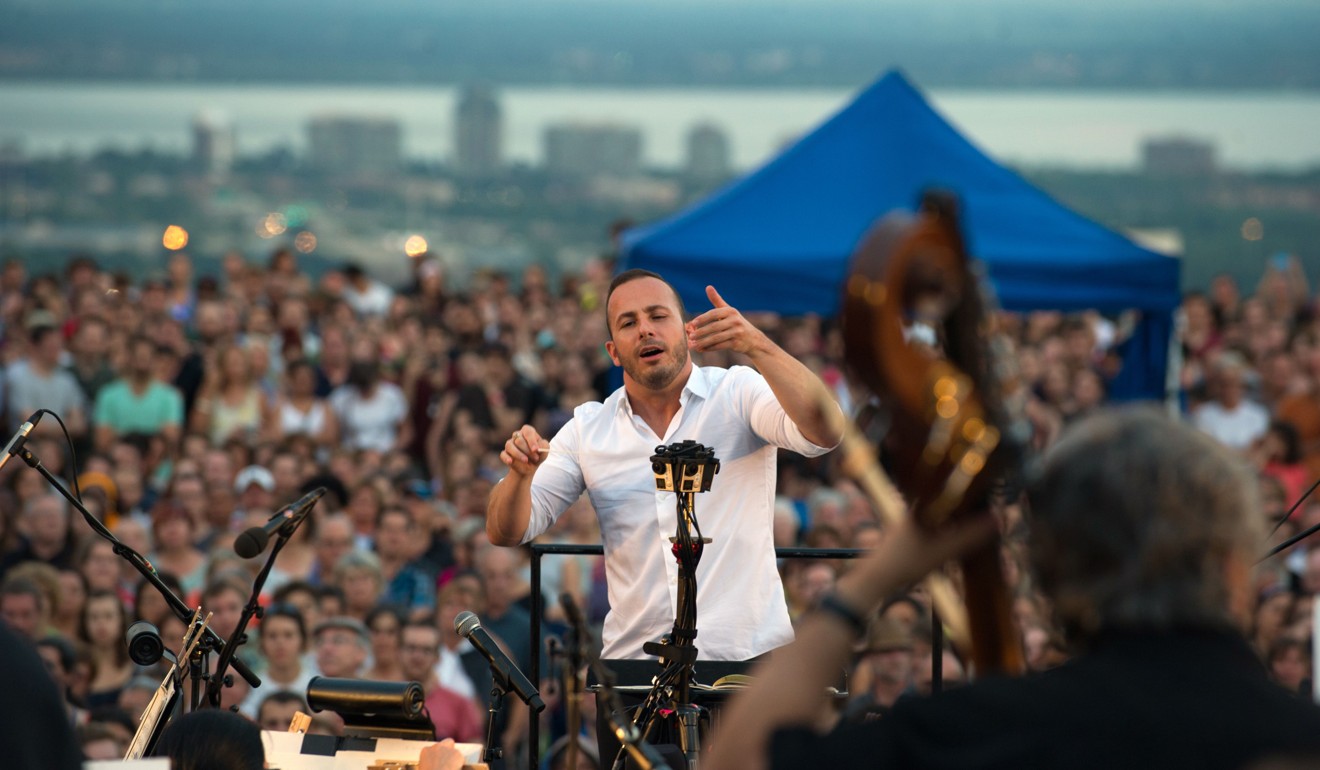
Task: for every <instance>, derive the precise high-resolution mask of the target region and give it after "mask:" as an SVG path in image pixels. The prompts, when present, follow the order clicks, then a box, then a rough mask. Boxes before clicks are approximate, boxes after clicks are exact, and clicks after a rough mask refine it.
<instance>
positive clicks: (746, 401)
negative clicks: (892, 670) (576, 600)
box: [523, 366, 829, 660]
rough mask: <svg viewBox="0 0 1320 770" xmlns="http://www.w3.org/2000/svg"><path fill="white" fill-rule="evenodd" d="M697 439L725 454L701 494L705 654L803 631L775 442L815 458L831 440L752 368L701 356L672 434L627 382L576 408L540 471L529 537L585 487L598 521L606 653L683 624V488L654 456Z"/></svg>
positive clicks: (754, 647) (701, 648) (738, 652)
mask: <svg viewBox="0 0 1320 770" xmlns="http://www.w3.org/2000/svg"><path fill="white" fill-rule="evenodd" d="M687 439H691V440H693V441H696V442H697V443H699V444H704V445H705V446H707V447H709V448H712V449H714V451H715V458H716V459H718V460H719V461H720V470H719V474H718V475H716V476H715V478H714V482H713V483H712V485H711V491H710V492H705V493H699V494H697V495H696V496H695V509H696V518H697V522H698V523H699V524H700V525H701V531H702V534H703V535H704V536H705V537H708V538H711V539H712V542H710V543H708V544H707V545H706V548H705V551H704V553H703V554H702V557H701V562H700V563H699V564H698V566H697V631H698V633H697V639H696V646H697V650H698V655H699V657H700V658H701V659H703V660H745V659H747V658H751V657H754V656H756V655H760V654H761V653H763V652H766V651H767V650H771V649H774V648H775V647H779V646H782V645H784V644H787V643H788V642H791V641H792V640H793V626H792V624H791V623H790V621H789V618H788V607H787V605H786V604H785V602H784V588H783V584H782V583H781V582H780V578H779V572H778V570H777V569H776V566H775V555H774V539H773V536H772V520H773V515H774V497H775V474H776V463H775V455H776V448H777V447H783V448H785V449H790V450H792V451H794V452H798V453H800V454H803V455H807V456H815V455H820V454H824V453H825V452H827V451H829V450H828V449H827V448H824V447H819V446H816V445H815V444H813V443H811V442H810V441H808V440H807V439H806V438H805V437H803V435H802V432H801V431H800V430H798V427H797V426H796V425H795V424H793V421H792V420H790V419H789V417H788V415H787V414H785V413H784V409H783V407H781V406H780V405H779V402H778V401H777V400H776V399H775V396H774V393H773V392H772V391H771V390H770V386H769V384H767V383H766V381H765V378H764V377H762V376H761V375H760V373H758V372H757V371H755V370H754V369H750V368H748V367H745V366H735V367H732V368H730V369H720V368H714V367H696V366H694V367H693V368H692V374H691V376H690V377H689V378H688V382H687V385H686V386H685V387H684V388H683V393H682V395H681V396H680V398H679V409H678V413H677V414H676V415H675V416H674V418H673V420H672V421H671V423H670V425H669V427H668V430H667V431H666V433H665V435H663V436H657V435H656V434H655V432H654V431H653V430H651V428H650V427H649V426H648V425H647V424H646V422H645V421H644V420H642V418H641V417H639V416H637V415H635V414H634V413H633V411H632V407H631V405H630V403H629V401H628V397H627V396H626V395H625V393H624V389H623V388H619V389H618V390H616V391H615V392H614V394H613V395H611V396H610V397H609V398H607V399H605V401H604V403H600V402H592V403H589V404H583V405H582V406H579V407H578V408H577V409H576V410H575V411H574V413H573V419H572V420H570V421H569V422H568V424H567V425H565V426H564V427H563V428H562V429H561V430H560V431H559V432H558V433H557V434H555V437H554V439H553V440H552V441H551V442H550V454H549V456H548V457H546V459H545V460H544V461H543V462H542V463H541V465H540V467H538V468H537V470H536V475H535V476H534V477H533V478H532V514H531V521H530V522H529V524H528V528H527V532H526V533H525V534H524V535H523V542H527V541H529V540H531V539H532V538H534V537H536V536H537V535H539V534H541V533H542V532H544V531H545V530H546V529H547V528H548V527H549V526H550V525H551V524H552V523H554V521H555V519H557V518H558V517H559V515H560V514H561V513H563V512H564V510H565V509H566V508H568V506H569V505H571V504H572V503H573V502H574V501H575V500H577V499H578V497H579V496H580V495H581V494H582V491H583V490H584V489H585V490H586V491H587V493H588V494H589V495H590V497H591V503H592V505H593V506H594V507H595V509H596V515H597V517H598V518H599V519H600V529H601V537H602V539H603V540H604V544H605V571H606V577H607V578H608V584H609V599H610V612H609V615H607V616H606V618H605V628H604V631H603V633H602V637H603V639H602V641H603V643H604V651H603V657H606V658H643V657H646V655H645V653H643V652H642V644H643V643H644V642H649V641H655V640H657V639H659V638H660V637H661V636H662V635H663V634H665V633H668V632H669V631H671V630H672V629H673V625H674V613H675V611H676V610H677V606H678V564H677V562H676V561H675V559H674V556H673V553H672V552H671V551H670V542H669V538H671V537H673V536H674V534H675V533H676V531H677V527H678V524H677V510H676V496H675V494H674V493H672V492H659V491H657V490H656V488H655V474H654V473H653V472H652V470H651V462H650V457H651V455H653V454H655V449H656V447H657V446H660V445H668V444H673V443H675V442H680V441H684V440H687Z"/></svg>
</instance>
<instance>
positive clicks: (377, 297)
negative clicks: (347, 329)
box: [344, 278, 394, 318]
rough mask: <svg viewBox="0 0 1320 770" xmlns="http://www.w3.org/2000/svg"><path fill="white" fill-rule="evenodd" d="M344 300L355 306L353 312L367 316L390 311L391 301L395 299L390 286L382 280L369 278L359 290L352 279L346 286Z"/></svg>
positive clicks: (352, 306)
mask: <svg viewBox="0 0 1320 770" xmlns="http://www.w3.org/2000/svg"><path fill="white" fill-rule="evenodd" d="M344 301H345V302H347V303H348V306H349V307H351V308H353V312H354V313H357V314H358V315H359V316H361V317H363V318H366V317H369V316H383V315H385V314H386V313H388V312H389V311H390V303H391V302H393V301H394V292H392V291H390V287H388V286H386V285H385V284H383V283H381V282H380V281H376V280H372V279H370V278H368V279H367V285H366V286H365V287H364V288H363V289H362V290H361V291H359V290H358V288H357V287H356V286H354V285H353V283H352V281H350V282H349V283H348V285H346V286H345V287H344Z"/></svg>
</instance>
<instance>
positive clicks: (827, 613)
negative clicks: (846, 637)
mask: <svg viewBox="0 0 1320 770" xmlns="http://www.w3.org/2000/svg"><path fill="white" fill-rule="evenodd" d="M814 611H815V614H817V615H821V616H823V617H828V618H832V619H833V620H835V621H836V622H839V623H842V624H843V625H845V626H847V627H848V629H849V630H850V631H852V633H853V636H855V637H857V638H859V639H860V638H861V637H863V636H865V635H866V627H867V625H868V621H867V617H866V616H867V613H866V612H864V611H859V610H858V609H857V608H856V607H854V606H853V605H852V604H851V603H850V602H848V601H847V600H845V599H843V598H842V597H840V596H839V595H838V594H837V593H834V592H833V591H831V592H829V593H827V594H825V595H824V596H822V597H820V598H819V599H817V600H816V606H815V608H814Z"/></svg>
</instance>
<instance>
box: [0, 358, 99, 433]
mask: <svg viewBox="0 0 1320 770" xmlns="http://www.w3.org/2000/svg"><path fill="white" fill-rule="evenodd" d="M5 386H6V387H5V391H6V398H7V400H8V401H7V404H6V406H7V407H8V409H9V419H10V421H11V422H19V421H21V420H26V419H27V418H28V416H29V415H31V414H32V413H33V412H35V411H37V410H38V409H49V410H51V411H52V412H54V413H55V414H58V415H59V416H60V417H64V418H68V416H69V413H70V412H73V411H79V412H84V413H85V412H86V411H87V396H86V395H85V394H84V393H83V390H82V388H81V387H80V386H79V385H78V381H77V380H76V379H74V377H73V375H72V374H70V373H69V372H68V371H67V370H65V369H53V370H51V371H50V373H49V374H47V375H43V374H41V373H40V372H38V371H37V370H36V368H35V367H33V366H32V365H31V364H30V363H28V361H27V360H19V361H15V362H14V363H12V364H10V365H9V369H8V370H7V371H6V372H5Z"/></svg>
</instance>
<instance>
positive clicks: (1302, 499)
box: [1269, 479, 1320, 555]
mask: <svg viewBox="0 0 1320 770" xmlns="http://www.w3.org/2000/svg"><path fill="white" fill-rule="evenodd" d="M1316 487H1320V479H1316V480H1315V483H1314V484H1312V485H1311V488H1310V489H1308V490H1306V491H1305V492H1303V493H1302V496H1301V497H1299V498H1297V502H1295V503H1293V504H1292V507H1291V508H1289V509H1288V512H1287V513H1285V514H1283V516H1281V517H1279V520H1278V521H1276V522H1274V529H1271V530H1270V534H1269V536H1270V537H1273V536H1274V533H1275V532H1278V531H1279V527H1282V526H1283V523H1284V522H1285V521H1287V520H1288V519H1290V518H1292V515H1293V512H1294V511H1296V510H1297V509H1298V507H1300V506H1301V504H1302V503H1304V502H1306V498H1308V497H1310V496H1311V493H1312V492H1314V491H1315V490H1316ZM1271 555H1272V554H1271Z"/></svg>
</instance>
